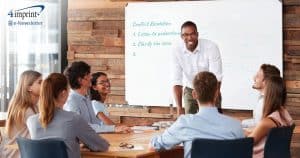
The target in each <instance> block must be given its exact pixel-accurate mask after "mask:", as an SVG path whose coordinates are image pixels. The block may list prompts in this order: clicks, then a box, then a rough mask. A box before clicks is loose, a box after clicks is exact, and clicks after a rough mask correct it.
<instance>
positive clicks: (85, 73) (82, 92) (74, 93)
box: [64, 61, 131, 133]
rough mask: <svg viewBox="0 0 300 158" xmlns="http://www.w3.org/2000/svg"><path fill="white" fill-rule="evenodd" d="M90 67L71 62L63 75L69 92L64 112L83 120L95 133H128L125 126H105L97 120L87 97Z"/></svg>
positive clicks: (89, 83) (81, 63)
mask: <svg viewBox="0 0 300 158" xmlns="http://www.w3.org/2000/svg"><path fill="white" fill-rule="evenodd" d="M90 70H91V67H90V66H89V65H88V64H87V63H85V62H83V61H79V62H73V63H72V65H71V66H70V67H68V68H67V69H66V70H65V72H64V74H65V76H66V77H67V78H68V80H69V84H70V86H71V91H70V94H69V97H68V100H67V102H66V103H65V105H64V110H66V111H73V112H75V113H77V114H79V115H81V117H83V118H84V119H85V121H86V122H88V123H89V125H90V126H91V127H92V128H93V129H94V130H95V131H96V132H97V133H100V132H129V131H130V130H131V129H130V128H129V127H126V126H115V125H105V124H103V122H102V121H101V120H99V119H98V118H97V117H96V116H95V114H94V110H93V106H92V102H91V100H90V99H89V97H88V90H89V89H90V87H91V74H90Z"/></svg>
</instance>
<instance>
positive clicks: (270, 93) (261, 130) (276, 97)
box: [248, 76, 293, 158]
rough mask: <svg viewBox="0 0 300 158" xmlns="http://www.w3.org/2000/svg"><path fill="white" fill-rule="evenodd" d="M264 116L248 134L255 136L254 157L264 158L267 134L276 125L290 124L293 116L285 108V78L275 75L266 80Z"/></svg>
mask: <svg viewBox="0 0 300 158" xmlns="http://www.w3.org/2000/svg"><path fill="white" fill-rule="evenodd" d="M265 83H266V86H265V88H264V91H263V92H264V104H263V116H262V119H261V121H260V122H259V123H258V125H257V126H256V127H255V128H254V130H253V131H252V132H250V134H249V135H248V136H249V137H253V138H254V150H253V158H263V157H264V156H263V155H264V146H265V143H266V136H267V134H268V133H269V131H270V130H271V128H274V127H281V126H290V125H292V124H293V121H292V118H291V116H290V114H289V113H288V111H287V110H286V109H285V107H284V106H285V100H286V90H285V83H284V80H283V79H282V78H281V77H279V76H273V77H270V78H268V79H266V81H265Z"/></svg>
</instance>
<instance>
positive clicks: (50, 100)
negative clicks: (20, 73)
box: [27, 73, 109, 158]
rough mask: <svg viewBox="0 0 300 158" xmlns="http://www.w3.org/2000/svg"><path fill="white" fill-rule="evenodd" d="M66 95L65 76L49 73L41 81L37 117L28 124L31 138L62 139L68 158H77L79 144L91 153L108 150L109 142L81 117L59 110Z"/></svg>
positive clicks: (32, 117)
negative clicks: (82, 144)
mask: <svg viewBox="0 0 300 158" xmlns="http://www.w3.org/2000/svg"><path fill="white" fill-rule="evenodd" d="M68 95H69V87H68V81H67V78H66V77H65V76H64V75H62V74H59V73H52V74H50V75H49V76H48V77H47V78H46V79H45V80H44V81H43V83H42V87H41V95H40V102H39V109H40V113H39V114H36V115H33V116H31V117H29V118H28V120H27V126H28V129H29V132H30V135H31V138H32V139H42V138H62V139H63V140H64V141H65V143H66V146H67V152H68V157H72V158H80V145H79V141H81V142H82V143H84V144H85V145H86V146H87V147H88V148H89V149H91V150H92V151H106V150H108V147H109V144H108V142H107V141H106V140H105V139H103V138H102V137H101V136H99V135H98V134H96V133H95V131H94V130H93V129H92V128H91V127H90V126H89V125H88V123H87V122H86V121H85V120H84V119H83V118H82V117H81V116H79V115H78V114H76V113H74V112H68V111H64V110H63V109H62V108H63V105H64V104H65V102H66V100H67V98H68Z"/></svg>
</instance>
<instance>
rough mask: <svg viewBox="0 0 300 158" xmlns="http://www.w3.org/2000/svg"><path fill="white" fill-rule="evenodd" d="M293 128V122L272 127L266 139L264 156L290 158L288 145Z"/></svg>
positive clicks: (266, 157)
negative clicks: (288, 124) (289, 124)
mask: <svg viewBox="0 0 300 158" xmlns="http://www.w3.org/2000/svg"><path fill="white" fill-rule="evenodd" d="M294 129H295V124H293V125H291V126H285V127H276V128H272V129H271V131H270V132H269V134H268V136H267V139H266V144H265V149H264V158H290V157H291V152H290V145H291V140H292V135H293V131H294Z"/></svg>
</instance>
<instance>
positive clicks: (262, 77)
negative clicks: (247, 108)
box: [242, 64, 280, 128]
mask: <svg viewBox="0 0 300 158" xmlns="http://www.w3.org/2000/svg"><path fill="white" fill-rule="evenodd" d="M272 76H277V77H280V71H279V69H278V68H277V67H276V66H274V65H271V64H262V65H261V66H260V68H259V70H258V71H257V73H256V75H255V76H254V78H253V80H254V83H253V86H252V88H253V89H256V90H257V91H258V92H259V97H258V103H257V105H256V106H255V108H254V109H253V118H251V119H246V120H243V121H242V126H243V127H248V128H251V127H254V126H255V125H256V124H257V123H258V122H259V121H260V120H261V118H262V114H263V103H264V89H265V85H266V83H265V81H266V79H268V78H270V77H272Z"/></svg>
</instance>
